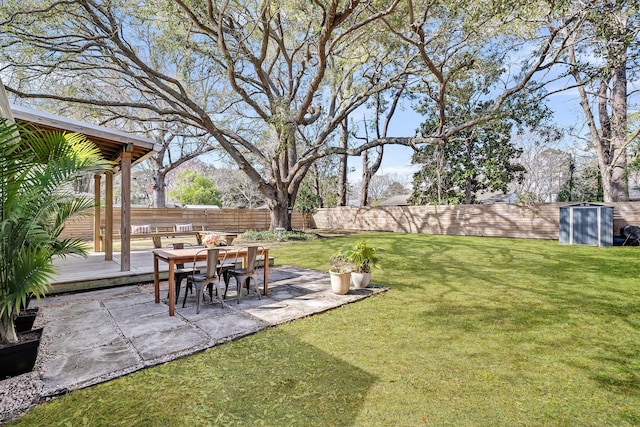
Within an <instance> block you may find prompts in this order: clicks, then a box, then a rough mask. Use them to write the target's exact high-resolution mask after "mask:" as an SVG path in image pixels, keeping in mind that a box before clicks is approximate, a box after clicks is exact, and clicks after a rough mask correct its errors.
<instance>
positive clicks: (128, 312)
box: [32, 267, 385, 397]
mask: <svg viewBox="0 0 640 427" xmlns="http://www.w3.org/2000/svg"><path fill="white" fill-rule="evenodd" d="M269 282H270V283H269V290H270V292H269V296H267V297H262V299H258V297H257V296H256V295H249V296H244V297H243V298H241V300H240V304H237V303H236V299H234V298H232V297H233V296H234V292H233V290H230V291H229V295H228V299H226V300H225V301H224V304H222V305H221V303H220V302H219V301H217V300H214V302H213V303H212V302H211V301H208V299H207V301H206V302H205V303H204V304H203V305H202V306H201V309H200V313H196V307H195V305H196V298H195V296H194V295H192V294H189V296H188V298H187V304H186V307H185V308H182V298H181V299H180V302H179V303H177V304H176V315H175V316H169V315H168V301H167V287H168V285H167V283H166V282H163V283H161V287H162V289H161V302H160V303H159V304H156V303H155V302H154V296H153V285H149V284H145V285H139V286H127V287H120V288H113V289H105V290H99V291H93V292H86V293H80V294H71V295H62V296H58V297H47V298H44V299H42V300H41V301H38V302H35V303H32V304H33V305H34V306H39V307H40V314H39V319H40V320H39V322H40V323H41V324H42V325H44V336H43V341H42V343H41V345H40V354H39V356H38V361H37V362H36V369H38V371H39V372H40V373H41V376H40V380H41V381H42V383H43V386H42V392H41V393H42V396H41V397H47V396H52V395H57V394H60V393H65V392H68V391H72V390H76V389H78V388H82V387H86V386H89V385H92V384H97V383H100V382H103V381H106V380H109V379H112V378H115V377H117V376H120V375H124V374H127V373H130V372H134V371H136V370H139V369H143V368H145V367H148V366H153V365H155V364H159V363H164V362H166V361H170V360H174V359H176V358H179V357H182V356H185V355H188V354H192V353H194V352H197V351H201V350H204V349H206V348H209V347H212V346H215V345H219V344H221V343H224V342H227V341H229V340H232V339H237V338H239V337H242V336H245V335H247V334H251V333H254V332H256V331H260V330H262V329H265V328H267V327H270V326H272V325H278V324H281V323H283V322H288V321H291V320H294V319H297V318H300V317H306V316H310V315H312V314H314V313H318V312H322V311H326V310H328V309H331V308H335V307H339V306H341V305H344V304H347V303H350V302H354V301H357V300H359V299H362V298H365V297H368V296H370V295H373V294H376V293H379V292H382V291H384V290H385V289H384V288H380V287H373V288H367V289H364V290H351V291H350V292H349V294H347V295H335V294H333V293H332V292H331V290H330V284H329V278H328V275H327V273H324V272H318V271H309V270H303V269H300V268H295V267H280V268H272V269H271V270H270V274H269ZM260 288H261V287H260ZM36 322H38V320H36Z"/></svg>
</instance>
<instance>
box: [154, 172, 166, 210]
mask: <svg viewBox="0 0 640 427" xmlns="http://www.w3.org/2000/svg"><path fill="white" fill-rule="evenodd" d="M165 176H166V175H165V174H164V173H161V172H157V171H156V173H154V174H153V207H154V208H164V207H166V203H165V201H166V200H167V185H166V184H165Z"/></svg>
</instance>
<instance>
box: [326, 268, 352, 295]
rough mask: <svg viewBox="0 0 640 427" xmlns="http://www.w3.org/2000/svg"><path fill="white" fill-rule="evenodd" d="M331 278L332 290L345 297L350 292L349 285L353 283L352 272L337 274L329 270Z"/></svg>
mask: <svg viewBox="0 0 640 427" xmlns="http://www.w3.org/2000/svg"><path fill="white" fill-rule="evenodd" d="M329 276H331V290H332V291H333V292H334V293H336V294H338V295H344V294H346V293H347V292H349V284H350V282H351V272H350V271H347V272H342V273H340V272H337V271H335V270H329Z"/></svg>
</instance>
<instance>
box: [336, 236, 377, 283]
mask: <svg viewBox="0 0 640 427" xmlns="http://www.w3.org/2000/svg"><path fill="white" fill-rule="evenodd" d="M379 250H380V249H378V248H377V247H375V246H371V245H369V244H368V243H367V242H366V241H364V240H361V241H358V242H356V243H354V244H353V246H349V247H347V248H343V249H342V250H341V255H342V257H343V258H344V260H345V261H346V262H348V263H349V264H351V265H352V266H353V271H352V273H351V283H352V284H353V287H354V288H356V289H359V288H366V287H367V286H369V283H370V281H371V270H372V269H373V268H374V267H375V268H380V264H379V258H378V252H379Z"/></svg>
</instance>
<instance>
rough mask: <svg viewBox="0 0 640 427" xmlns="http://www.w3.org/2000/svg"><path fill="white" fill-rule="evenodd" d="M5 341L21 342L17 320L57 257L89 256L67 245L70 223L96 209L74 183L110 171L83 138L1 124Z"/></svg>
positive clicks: (0, 287)
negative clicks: (90, 174)
mask: <svg viewBox="0 0 640 427" xmlns="http://www.w3.org/2000/svg"><path fill="white" fill-rule="evenodd" d="M0 141H1V148H0V149H1V150H2V153H1V158H0V199H1V200H2V214H1V215H2V217H1V218H0V340H2V342H5V343H12V342H16V341H17V335H16V332H15V326H14V319H15V316H16V315H17V314H18V311H19V309H20V306H21V304H22V305H24V304H25V300H26V298H27V295H28V294H29V293H33V295H34V296H36V297H37V298H39V297H40V296H41V295H42V294H43V293H44V292H45V291H46V289H47V288H48V286H49V280H50V278H51V276H52V274H53V273H54V272H55V270H54V266H53V264H52V261H53V258H54V257H55V256H65V255H67V254H83V255H86V253H87V249H86V246H85V244H84V242H83V241H82V240H81V239H61V238H60V236H61V233H62V231H63V229H64V223H65V221H67V220H68V219H69V218H71V217H73V216H75V215H78V214H81V213H82V212H83V211H86V210H87V209H88V208H90V207H91V206H92V205H93V200H92V199H90V198H87V197H83V196H77V195H75V194H73V192H72V191H71V183H72V182H73V181H74V180H75V179H77V178H78V177H80V176H81V175H84V174H86V173H88V172H93V173H98V172H100V171H103V170H104V169H105V167H107V165H108V163H107V162H106V161H105V160H103V159H102V157H101V155H100V152H99V150H98V149H97V148H96V147H95V145H94V144H93V143H91V142H90V141H88V140H87V139H86V138H85V137H84V136H82V135H79V134H63V133H60V132H48V133H44V132H37V131H33V130H29V129H26V128H24V127H23V126H20V125H17V124H10V123H8V122H7V121H6V120H5V119H0Z"/></svg>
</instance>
